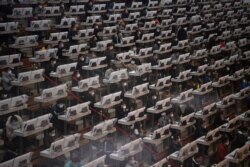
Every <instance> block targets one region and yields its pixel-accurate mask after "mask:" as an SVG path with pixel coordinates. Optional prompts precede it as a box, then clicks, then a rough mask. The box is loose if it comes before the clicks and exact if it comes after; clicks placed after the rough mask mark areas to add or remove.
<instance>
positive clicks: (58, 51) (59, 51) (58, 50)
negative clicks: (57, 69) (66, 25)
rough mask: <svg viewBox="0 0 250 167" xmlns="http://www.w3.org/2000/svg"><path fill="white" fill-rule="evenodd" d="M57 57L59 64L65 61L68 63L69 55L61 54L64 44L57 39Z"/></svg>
mask: <svg viewBox="0 0 250 167" xmlns="http://www.w3.org/2000/svg"><path fill="white" fill-rule="evenodd" d="M57 48H58V49H57V54H56V55H57V57H58V61H59V62H60V63H61V64H65V63H68V61H69V57H68V56H64V55H63V52H64V50H65V46H64V43H63V42H62V41H59V42H58V46H57Z"/></svg>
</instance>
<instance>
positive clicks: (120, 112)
mask: <svg viewBox="0 0 250 167" xmlns="http://www.w3.org/2000/svg"><path fill="white" fill-rule="evenodd" d="M115 111H116V118H117V119H121V118H124V117H126V116H127V115H128V113H129V112H130V110H129V108H128V106H127V105H126V103H125V102H122V103H121V105H119V106H118V107H117V108H116V110H115Z"/></svg>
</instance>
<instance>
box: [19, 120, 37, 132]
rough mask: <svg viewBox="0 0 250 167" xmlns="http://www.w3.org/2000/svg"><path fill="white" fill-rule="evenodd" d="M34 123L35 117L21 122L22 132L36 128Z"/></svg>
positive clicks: (35, 121)
mask: <svg viewBox="0 0 250 167" xmlns="http://www.w3.org/2000/svg"><path fill="white" fill-rule="evenodd" d="M36 123H37V118H34V119H30V120H28V121H25V122H24V123H23V124H22V128H21V131H23V132H30V131H34V130H35V129H36Z"/></svg>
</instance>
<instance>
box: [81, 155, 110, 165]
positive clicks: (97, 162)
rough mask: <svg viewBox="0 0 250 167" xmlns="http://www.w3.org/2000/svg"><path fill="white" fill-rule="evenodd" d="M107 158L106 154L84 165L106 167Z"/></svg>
mask: <svg viewBox="0 0 250 167" xmlns="http://www.w3.org/2000/svg"><path fill="white" fill-rule="evenodd" d="M105 159H106V155H104V156H102V157H99V158H97V159H95V160H93V161H91V162H89V163H87V164H85V165H84V167H102V166H103V167H104V166H105Z"/></svg>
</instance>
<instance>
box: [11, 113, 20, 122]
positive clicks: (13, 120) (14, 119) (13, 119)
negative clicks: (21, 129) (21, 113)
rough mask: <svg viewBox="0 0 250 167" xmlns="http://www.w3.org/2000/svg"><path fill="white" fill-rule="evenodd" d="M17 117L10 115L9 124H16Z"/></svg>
mask: <svg viewBox="0 0 250 167" xmlns="http://www.w3.org/2000/svg"><path fill="white" fill-rule="evenodd" d="M17 121H18V120H17V117H16V116H15V115H12V116H11V118H10V122H11V123H14V122H17Z"/></svg>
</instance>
